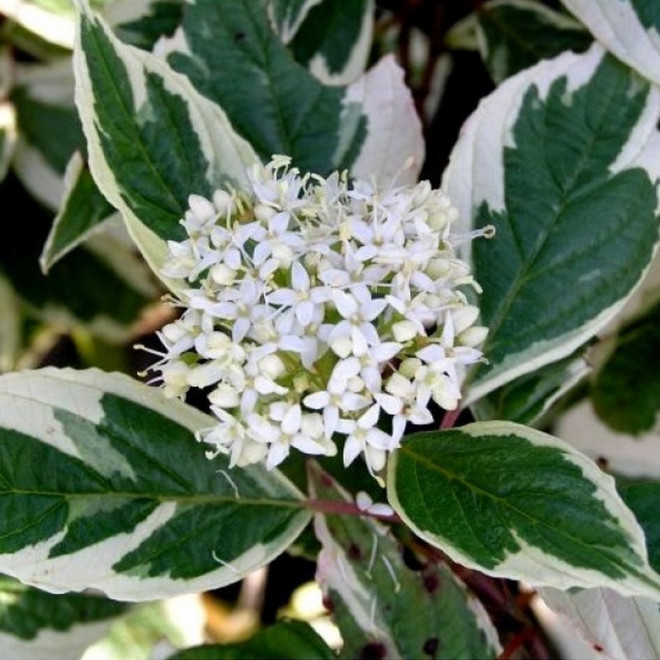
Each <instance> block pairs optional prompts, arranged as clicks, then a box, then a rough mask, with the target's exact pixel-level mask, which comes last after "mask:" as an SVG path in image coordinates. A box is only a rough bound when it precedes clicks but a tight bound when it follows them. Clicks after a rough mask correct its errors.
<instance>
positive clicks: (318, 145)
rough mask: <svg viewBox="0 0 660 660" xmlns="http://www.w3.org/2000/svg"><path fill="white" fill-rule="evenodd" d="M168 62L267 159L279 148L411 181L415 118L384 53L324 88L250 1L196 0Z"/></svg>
mask: <svg viewBox="0 0 660 660" xmlns="http://www.w3.org/2000/svg"><path fill="white" fill-rule="evenodd" d="M182 27H183V35H184V36H185V43H183V44H182V42H183V40H177V42H176V44H175V47H176V48H184V47H185V48H187V49H188V50H186V51H183V50H181V51H180V52H177V51H174V52H171V53H170V54H169V56H168V61H169V62H170V63H171V64H172V66H173V67H174V68H175V69H176V70H177V71H181V72H182V73H185V74H186V75H187V76H188V78H189V79H190V80H191V81H192V83H193V85H195V87H196V88H197V89H198V90H199V91H200V92H201V93H202V94H204V95H205V96H207V97H208V98H210V99H212V100H213V101H215V102H216V103H218V105H220V106H221V107H222V108H223V110H224V111H225V112H226V113H227V116H228V117H229V119H230V121H231V122H232V124H233V126H234V128H235V129H236V130H237V131H238V132H239V133H240V134H241V135H242V136H243V137H244V138H245V139H247V140H249V142H250V143H251V144H252V146H253V147H254V148H255V150H256V151H257V153H258V154H259V156H260V157H261V158H262V159H264V160H269V159H270V157H271V156H272V155H273V154H286V155H289V156H291V157H292V159H293V162H294V163H295V165H296V166H297V167H299V168H300V169H301V170H303V171H310V172H316V173H318V174H321V175H326V174H328V173H330V172H331V171H333V170H336V169H345V168H349V169H350V170H351V172H352V174H353V175H355V176H360V177H370V176H377V177H384V178H391V177H392V176H393V175H394V174H396V173H397V172H398V171H399V170H401V169H402V167H403V166H404V163H405V162H406V161H407V160H408V158H409V157H412V158H413V159H414V161H415V167H413V168H410V169H409V170H406V171H405V172H403V179H399V181H402V182H403V181H404V180H414V179H415V178H416V175H417V173H418V172H419V168H420V167H421V164H422V160H423V141H422V134H421V125H420V122H419V119H418V118H417V116H416V114H415V109H414V103H413V101H412V97H411V95H410V92H409V91H408V90H407V88H406V87H405V85H404V84H403V72H402V70H401V69H400V68H399V67H398V66H397V65H396V63H395V62H394V59H393V58H392V57H388V58H384V59H383V60H381V62H380V63H379V64H378V65H377V66H376V67H374V69H372V70H371V71H370V72H368V73H367V74H365V76H363V77H362V78H360V79H359V80H357V81H356V82H355V83H354V84H353V85H350V86H349V87H329V86H325V85H323V84H322V83H321V82H319V81H318V80H317V79H316V78H315V77H314V76H313V75H312V74H311V73H310V72H309V71H308V70H307V69H306V68H305V67H303V66H301V65H300V64H298V63H297V62H296V61H295V60H294V59H293V57H292V55H291V53H290V52H289V51H288V50H287V49H286V48H285V46H284V45H283V44H282V42H281V41H280V39H279V38H278V37H277V35H276V34H275V33H274V32H273V31H272V29H271V27H270V25H269V22H268V16H267V11H266V8H265V7H264V6H263V5H262V4H261V3H256V2H252V1H251V0H235V1H234V2H231V3H218V2H216V1H215V0H198V1H197V2H195V4H193V5H191V6H189V7H188V8H187V10H186V13H185V16H184V21H183V25H182Z"/></svg>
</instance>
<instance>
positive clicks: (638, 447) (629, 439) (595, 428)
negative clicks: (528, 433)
mask: <svg viewBox="0 0 660 660" xmlns="http://www.w3.org/2000/svg"><path fill="white" fill-rule="evenodd" d="M555 432H556V434H557V435H558V436H559V437H560V438H563V439H564V440H565V441H566V442H569V443H570V444H571V445H573V446H574V447H575V448H576V449H577V450H578V451H580V452H583V453H584V454H586V455H587V456H590V457H591V458H592V459H593V460H594V461H597V462H598V463H601V464H602V465H603V466H604V467H605V468H606V469H607V470H609V471H611V472H614V473H616V474H621V475H625V476H627V477H647V478H650V479H660V433H658V431H657V430H655V431H653V432H651V433H646V434H644V435H642V436H636V437H633V436H630V435H625V434H623V433H618V432H616V431H613V430H612V429H611V428H610V427H609V426H607V425H606V424H604V423H603V422H602V421H601V420H600V419H599V418H598V417H597V416H596V413H595V412H594V410H593V407H592V404H591V402H590V401H583V402H582V403H579V404H577V405H575V406H573V407H572V408H570V409H569V410H568V411H567V412H566V413H564V414H563V415H562V416H561V417H560V418H559V419H558V420H557V421H556V424H555Z"/></svg>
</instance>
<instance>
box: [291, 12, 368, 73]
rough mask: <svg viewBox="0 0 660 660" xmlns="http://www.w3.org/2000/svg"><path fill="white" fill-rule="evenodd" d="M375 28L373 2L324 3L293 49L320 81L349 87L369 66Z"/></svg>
mask: <svg viewBox="0 0 660 660" xmlns="http://www.w3.org/2000/svg"><path fill="white" fill-rule="evenodd" d="M373 24H374V2H373V0H354V1H353V2H348V3H347V2H342V0H323V2H321V3H320V4H318V5H317V6H315V7H313V8H312V9H311V10H310V12H309V14H308V15H307V17H306V18H305V20H304V22H303V23H302V25H301V26H300V28H299V30H298V31H297V33H296V36H295V38H294V39H293V40H292V42H291V44H290V47H291V49H292V51H293V55H294V57H295V58H296V60H297V61H298V62H300V63H301V64H303V65H305V66H306V67H307V68H308V69H309V70H310V71H311V72H312V73H313V74H314V75H315V76H316V77H317V78H318V79H319V80H321V81H322V82H324V83H326V84H331V85H347V84H349V83H351V82H353V81H354V80H356V79H357V78H358V77H359V76H360V75H361V74H362V73H363V72H364V69H365V67H366V65H367V58H368V56H369V50H370V48H371V42H372V39H373Z"/></svg>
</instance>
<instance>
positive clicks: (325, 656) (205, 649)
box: [169, 620, 335, 660]
mask: <svg viewBox="0 0 660 660" xmlns="http://www.w3.org/2000/svg"><path fill="white" fill-rule="evenodd" d="M208 658H213V659H214V660H243V659H250V660H277V659H278V658H283V659H290V660H333V658H335V654H334V653H333V651H332V649H331V648H330V647H329V646H328V645H327V644H326V643H325V642H324V641H323V639H321V637H319V636H318V634H317V633H316V632H314V629H313V628H312V627H311V626H310V625H309V624H307V623H304V622H303V621H295V620H291V621H279V622H278V623H276V624H274V625H272V626H268V627H267V628H264V629H263V630H260V631H259V632H258V633H257V634H256V635H254V637H251V638H250V639H248V640H246V641H244V642H237V643H234V644H206V645H204V646H196V647H193V648H190V649H186V650H184V651H179V652H178V653H175V654H174V655H173V656H171V657H170V658H169V660H208Z"/></svg>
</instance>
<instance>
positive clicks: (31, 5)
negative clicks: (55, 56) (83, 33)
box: [0, 0, 75, 48]
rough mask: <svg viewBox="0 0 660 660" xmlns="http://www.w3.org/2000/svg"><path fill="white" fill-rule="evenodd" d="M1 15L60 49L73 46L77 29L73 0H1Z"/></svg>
mask: <svg viewBox="0 0 660 660" xmlns="http://www.w3.org/2000/svg"><path fill="white" fill-rule="evenodd" d="M0 14H4V15H5V16H7V17H8V18H10V19H11V20H13V21H15V22H16V23H17V24H18V25H19V26H21V27H22V28H23V29H25V30H26V31H28V32H30V33H32V34H34V35H35V36H37V37H39V38H41V39H43V40H44V41H46V42H48V43H50V44H54V45H55V46H57V47H60V48H71V47H72V46H73V35H74V31H75V28H74V21H73V4H72V1H71V0H53V1H52V2H40V1H39V0H0Z"/></svg>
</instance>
